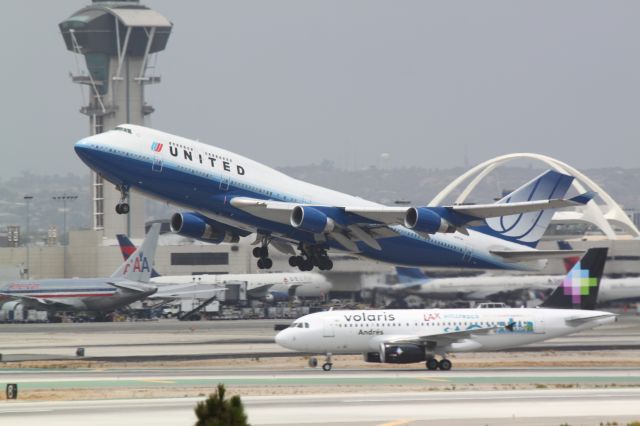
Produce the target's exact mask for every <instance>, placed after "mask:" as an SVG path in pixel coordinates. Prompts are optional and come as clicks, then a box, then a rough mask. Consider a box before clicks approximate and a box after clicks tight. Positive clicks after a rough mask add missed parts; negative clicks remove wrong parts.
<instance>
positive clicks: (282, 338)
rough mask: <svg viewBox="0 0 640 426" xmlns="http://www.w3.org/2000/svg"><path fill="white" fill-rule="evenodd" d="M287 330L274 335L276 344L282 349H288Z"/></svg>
mask: <svg viewBox="0 0 640 426" xmlns="http://www.w3.org/2000/svg"><path fill="white" fill-rule="evenodd" d="M288 331H289V330H282V331H281V332H280V333H278V334H276V343H277V344H278V345H280V346H282V347H283V348H289V346H288V343H289V338H288V337H287V334H288V333H287V332H288Z"/></svg>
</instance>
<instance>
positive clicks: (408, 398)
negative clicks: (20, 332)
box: [0, 389, 640, 426]
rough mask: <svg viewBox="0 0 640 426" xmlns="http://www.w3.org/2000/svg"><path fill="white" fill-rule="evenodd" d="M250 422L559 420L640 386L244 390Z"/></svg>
mask: <svg viewBox="0 0 640 426" xmlns="http://www.w3.org/2000/svg"><path fill="white" fill-rule="evenodd" d="M200 400H202V398H171V399H167V398H162V399H148V400H106V401H77V402H75V401H74V402H43V403H19V402H13V403H2V404H0V423H1V424H2V425H3V426H13V425H20V426H25V425H35V424H47V425H49V426H57V425H60V426H63V425H64V426H69V425H87V424H91V425H105V426H106V425H109V426H111V425H155V426H162V425H167V426H169V425H171V426H175V425H188V424H193V423H194V422H195V415H194V414H193V408H194V406H195V405H196V403H197V402H198V401H200ZM243 401H244V403H245V405H246V411H247V413H248V415H249V422H250V423H251V424H252V425H272V426H275V425H308V426H320V425H326V424H331V425H349V426H360V425H384V426H401V425H450V426H456V425H459V426H462V425H478V424H487V425H513V424H515V423H517V424H526V425H558V424H564V423H579V424H594V425H597V424H600V423H601V422H602V423H605V424H606V423H607V422H613V421H617V422H630V421H634V420H638V419H640V390H638V389H597V390H587V389H561V390H534V391H508V392H505V391H491V392H476V391H472V392H455V393H454V392H430V393H403V394H395V393H394V394H389V393H368V394H332V395H297V396H279V397H273V396H262V397H245V398H243Z"/></svg>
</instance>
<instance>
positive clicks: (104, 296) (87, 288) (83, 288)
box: [0, 224, 160, 313]
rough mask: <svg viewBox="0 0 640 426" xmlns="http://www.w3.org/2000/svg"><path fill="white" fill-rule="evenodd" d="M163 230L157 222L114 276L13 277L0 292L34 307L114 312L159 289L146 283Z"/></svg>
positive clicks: (54, 309) (56, 309) (55, 309)
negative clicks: (40, 278)
mask: <svg viewBox="0 0 640 426" xmlns="http://www.w3.org/2000/svg"><path fill="white" fill-rule="evenodd" d="M159 234H160V224H154V225H153V226H152V227H151V229H150V230H149V233H148V234H147V236H146V238H145V240H144V242H143V243H142V246H140V248H139V249H138V250H136V251H135V252H134V253H133V254H132V255H131V257H130V258H129V259H128V260H126V261H125V262H124V263H122V265H120V267H118V269H117V270H116V271H115V272H114V273H113V274H112V275H111V277H108V278H71V279H66V278H61V279H44V280H20V281H12V282H9V283H7V284H5V285H4V286H2V287H0V295H3V296H7V297H10V298H13V299H20V300H21V301H22V302H23V303H24V304H25V305H26V306H27V307H29V308H34V309H47V310H52V311H72V310H74V311H92V312H100V313H106V312H111V311H113V310H115V309H117V308H119V307H122V306H126V305H128V304H130V303H132V302H135V301H137V300H141V299H144V298H146V297H148V296H149V295H151V294H153V293H155V292H156V287H155V286H153V285H149V284H146V283H148V281H149V277H150V274H151V268H152V267H153V262H154V257H155V252H156V246H157V244H158V235H159Z"/></svg>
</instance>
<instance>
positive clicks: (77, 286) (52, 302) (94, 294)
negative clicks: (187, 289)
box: [0, 278, 156, 312]
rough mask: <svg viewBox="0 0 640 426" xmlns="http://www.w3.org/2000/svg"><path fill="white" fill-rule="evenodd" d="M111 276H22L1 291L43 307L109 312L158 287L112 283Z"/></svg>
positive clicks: (34, 305) (0, 289) (37, 306)
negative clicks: (120, 285)
mask: <svg viewBox="0 0 640 426" xmlns="http://www.w3.org/2000/svg"><path fill="white" fill-rule="evenodd" d="M108 281H109V278H74V279H45V280H21V281H13V282H10V283H7V284H6V285H4V286H3V287H2V288H0V292H2V294H4V295H6V296H9V297H11V298H21V299H22V301H23V303H24V304H26V305H28V306H33V307H35V308H39V309H48V310H52V311H55V310H59V311H70V310H77V311H98V312H109V311H113V310H114V309H117V308H120V307H122V306H126V305H128V304H130V303H132V302H135V301H137V300H140V299H143V298H144V297H146V296H147V295H150V294H153V293H154V292H155V291H156V288H155V287H153V286H147V285H144V284H141V283H134V282H131V283H130V284H131V285H135V286H136V288H138V289H139V291H134V290H131V289H127V288H122V287H115V286H113V285H110V284H108Z"/></svg>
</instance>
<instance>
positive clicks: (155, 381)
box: [139, 379, 175, 385]
mask: <svg viewBox="0 0 640 426" xmlns="http://www.w3.org/2000/svg"><path fill="white" fill-rule="evenodd" d="M139 381H141V382H146V383H162V384H167V385H173V384H175V381H173V380H160V379H139Z"/></svg>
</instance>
